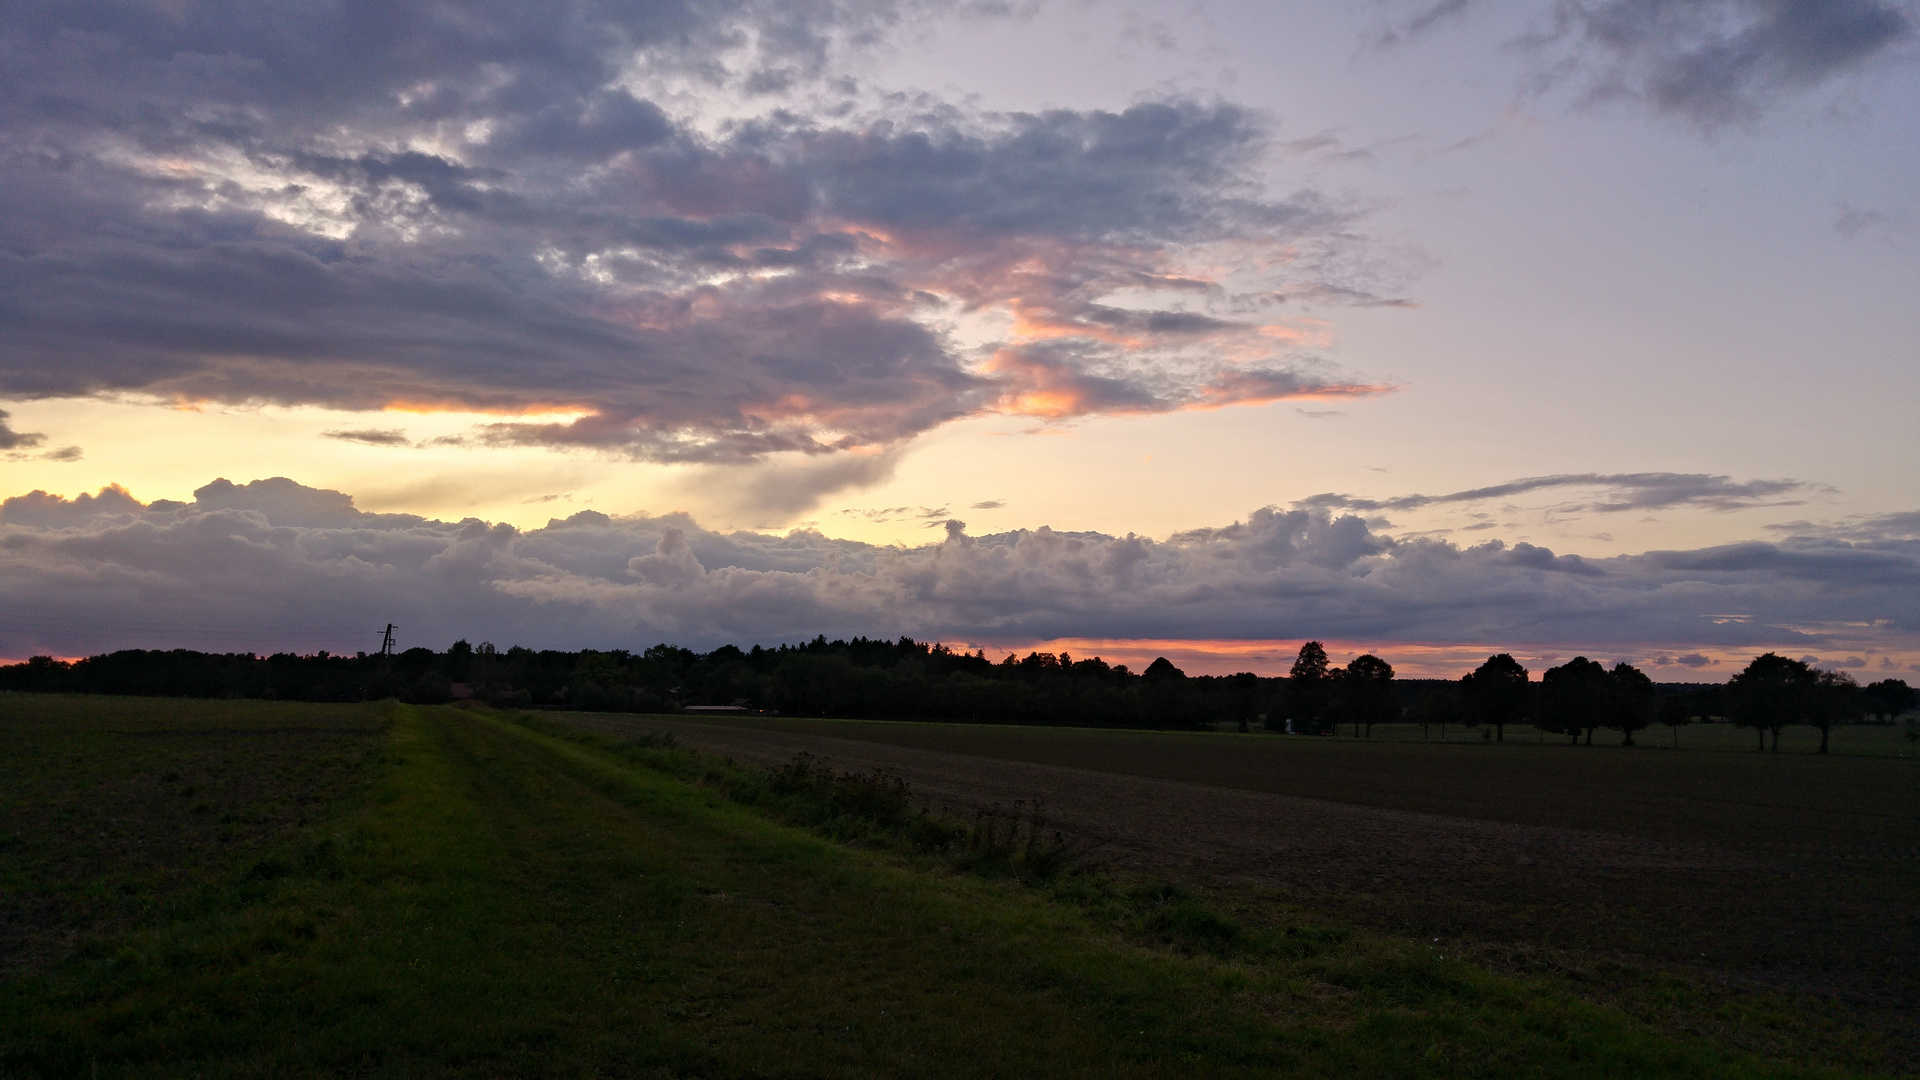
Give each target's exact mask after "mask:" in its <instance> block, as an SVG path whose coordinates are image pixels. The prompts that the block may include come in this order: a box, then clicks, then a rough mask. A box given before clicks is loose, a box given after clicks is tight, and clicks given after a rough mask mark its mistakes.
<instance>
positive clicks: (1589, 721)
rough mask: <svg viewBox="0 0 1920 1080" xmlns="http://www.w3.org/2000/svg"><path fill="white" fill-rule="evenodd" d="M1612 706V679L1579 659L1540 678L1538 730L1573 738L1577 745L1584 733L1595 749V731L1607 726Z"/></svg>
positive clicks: (1536, 718) (1592, 663)
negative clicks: (1604, 725)
mask: <svg viewBox="0 0 1920 1080" xmlns="http://www.w3.org/2000/svg"><path fill="white" fill-rule="evenodd" d="M1612 705H1613V679H1612V677H1610V676H1609V675H1608V674H1607V669H1606V668H1604V667H1601V666H1600V664H1599V663H1597V662H1595V661H1593V660H1589V659H1587V658H1586V657H1584V656H1576V657H1574V658H1573V659H1571V660H1569V661H1567V662H1566V663H1564V664H1561V665H1560V666H1559V667H1552V668H1548V669H1547V670H1546V671H1545V672H1543V673H1542V674H1541V676H1540V708H1539V710H1538V712H1537V713H1536V715H1535V716H1534V719H1533V722H1534V725H1535V726H1536V727H1539V728H1540V729H1542V730H1544V731H1552V732H1557V733H1559V734H1562V735H1566V736H1568V737H1570V738H1571V739H1572V740H1573V741H1574V742H1575V743H1578V742H1579V741H1580V736H1581V734H1582V733H1583V732H1584V733H1585V734H1586V736H1587V745H1589V746H1591V745H1593V729H1594V728H1596V727H1599V726H1600V725H1601V724H1604V723H1606V721H1607V719H1608V714H1609V712H1610V711H1611V708H1612Z"/></svg>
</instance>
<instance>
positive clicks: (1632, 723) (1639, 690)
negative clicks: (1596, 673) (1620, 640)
mask: <svg viewBox="0 0 1920 1080" xmlns="http://www.w3.org/2000/svg"><path fill="white" fill-rule="evenodd" d="M1607 678H1608V680H1609V681H1610V682H1611V683H1612V684H1613V685H1612V686H1611V687H1610V688H1609V696H1610V699H1611V700H1609V701H1608V702H1607V726H1608V727H1609V728H1612V729H1613V730H1615V731H1618V732H1620V734H1621V735H1622V736H1624V738H1623V739H1622V740H1621V745H1622V746H1632V745H1633V733H1634V732H1636V731H1639V730H1640V729H1641V728H1643V727H1646V726H1647V724H1648V723H1650V722H1651V721H1652V720H1653V695H1654V690H1653V680H1652V679H1649V678H1647V675H1646V672H1643V671H1641V670H1640V669H1639V668H1637V667H1634V666H1633V665H1632V664H1629V663H1627V662H1625V661H1624V660H1623V661H1621V662H1620V663H1617V664H1615V665H1613V670H1612V671H1609V672H1608V673H1607Z"/></svg>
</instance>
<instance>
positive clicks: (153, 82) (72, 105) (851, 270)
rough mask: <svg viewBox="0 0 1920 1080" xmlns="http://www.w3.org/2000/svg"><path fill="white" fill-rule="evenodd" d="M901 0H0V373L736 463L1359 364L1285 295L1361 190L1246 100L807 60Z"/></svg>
mask: <svg viewBox="0 0 1920 1080" xmlns="http://www.w3.org/2000/svg"><path fill="white" fill-rule="evenodd" d="M908 7H910V5H903V4H898V3H889V2H884V0H872V2H868V3H859V2H855V3H844V4H783V5H766V6H762V5H757V4H753V3H750V2H744V3H743V2H730V0H684V2H680V3H666V4H625V3H596V2H593V0H571V2H566V0H557V2H552V3H542V4H504V3H486V2H475V0H469V2H466V3H460V4H444V3H437V2H436V3H425V2H419V0H394V2H392V3H385V4H380V5H377V6H376V7H373V8H361V7H354V6H350V5H349V6H339V5H304V6H300V7H292V6H289V5H277V4H268V5H258V4H231V3H195V4H185V5H175V6H162V7H154V6H152V5H147V4H132V3H127V4H113V3H109V4H86V5H81V4H71V3H51V4H30V5H13V4H9V5H6V6H5V8H4V10H5V11H6V12H7V17H6V19H4V20H0V56H4V57H6V63H5V64H4V65H0V117H4V122H3V123H0V198H3V199H4V201H5V202H6V204H7V206H8V208H9V209H8V212H7V213H6V214H5V215H4V216H0V397H12V398H25V397H35V396H66V395H83V394H103V393H128V392H131V393H136V394H144V395H153V396H157V397H160V398H163V399H164V398H174V399H180V400H187V401H196V400H212V401H226V402H278V403H285V404H319V405H326V406H331V407H344V408H349V409H379V408H387V407H394V406H401V407H410V408H457V409H464V410H482V411H491V412H496V413H500V414H504V415H505V416H507V417H509V418H507V419H502V420H501V421H500V422H499V423H497V424H493V425H490V426H486V427H484V428H482V429H480V430H477V431H475V432H474V433H473V434H472V436H471V438H472V439H473V440H475V441H479V442H493V443H509V444H538V445H557V446H593V447H602V448H609V449H613V450H616V451H619V452H624V453H629V454H632V455H634V456H635V457H639V458H645V459H651V460H663V461H667V460H705V461H731V460H741V459H750V458H755V457H757V456H759V455H762V454H765V453H771V452H778V451H796V450H797V451H804V452H810V453H820V452H827V451H831V450H835V449H845V448H851V447H860V446H879V445H887V444H893V443H897V442H899V441H901V440H904V439H907V438H910V437H911V436H913V435H915V434H918V433H920V432H923V431H926V430H927V429H929V428H931V427H933V426H936V425H938V424H941V423H943V422H946V421H948V420H951V419H954V418H956V417H961V416H967V415H977V414H981V413H989V412H1003V413H1014V414H1020V415H1027V416H1035V417H1041V418H1063V417H1072V416H1080V415H1087V414H1096V413H1100V414H1114V413H1144V412H1164V411H1168V410H1175V409H1183V408H1194V407H1214V406H1219V405H1229V404H1236V403H1247V402H1263V401H1272V400H1275V399H1278V398H1287V397H1301V396H1352V395H1360V394H1368V393H1374V392H1377V391H1380V390H1382V389H1384V387H1381V386H1376V385H1373V384H1370V383H1368V382H1366V381H1364V380H1359V379H1356V378H1353V377H1349V376H1344V375H1341V374H1340V373H1338V372H1334V371H1331V370H1329V369H1327V368H1326V367H1324V365H1321V364H1319V363H1317V361H1316V360H1315V358H1314V355H1313V354H1312V352H1311V351H1310V347H1311V345H1312V343H1313V342H1314V341H1316V340H1318V338H1319V336H1321V335H1322V333H1323V331H1321V330H1319V329H1316V328H1315V326H1317V324H1311V325H1310V324H1306V323H1300V322H1298V321H1297V320H1296V321H1291V322H1290V321H1289V319H1290V318H1291V317H1292V316H1293V313H1294V309H1293V308H1291V307H1289V306H1288V305H1289V304H1292V303H1295V302H1297V301H1300V300H1303V299H1316V300H1321V301H1326V302H1333V303H1358V304H1373V303H1394V302H1397V301H1396V300H1395V299H1394V298H1393V297H1392V296H1390V295H1380V294H1377V293H1376V292H1374V291H1372V290H1373V289H1374V288H1375V287H1376V286H1375V283H1374V279H1375V275H1371V274H1370V273H1369V272H1365V271H1363V270H1362V267H1363V266H1364V265H1365V262H1366V261H1365V260H1364V259H1362V258H1360V255H1361V252H1360V249H1359V248H1358V246H1357V245H1358V240H1357V239H1356V237H1355V236H1354V235H1353V233H1352V229H1351V225H1352V221H1353V218H1354V210H1353V208H1351V207H1349V206H1346V205H1343V204H1342V203H1340V202H1339V201H1338V200H1334V199H1329V198H1326V197H1323V196H1321V195H1319V194H1317V193H1315V192H1312V191H1300V192H1294V193H1290V194H1274V193H1271V192H1268V191H1266V190H1264V189H1263V187H1262V186H1261V185H1260V184H1259V183H1258V182H1257V180H1256V176H1257V174H1258V170H1257V168H1256V163H1257V159H1258V157H1259V155H1260V153H1261V152H1262V148H1263V145H1264V141H1265V136H1264V133H1263V130H1262V124H1261V122H1260V120H1259V118H1258V117H1257V116H1255V115H1254V114H1252V113H1249V112H1248V111H1246V110H1244V109H1241V108H1238V107H1236V106H1232V105H1228V104H1222V103H1214V102H1201V101H1191V100H1162V101H1148V102H1143V103H1141V104H1138V105H1135V106H1133V107H1131V108H1128V109H1125V110H1124V111H1119V112H1107V111H1098V110H1092V111H1071V110H1055V111H1050V112H1041V113H983V112H978V111H970V110H967V109H964V108H960V107H955V106H952V105H948V104H945V103H942V102H940V101H937V100H933V99H927V98H924V97H914V96H898V95H895V96H888V95H874V94H867V93H865V92H864V91H862V90H861V89H860V88H859V87H857V86H856V85H855V84H853V82H852V81H851V80H847V79H844V78H838V79H836V78H831V77H829V76H828V72H827V63H828V60H829V59H830V58H831V57H832V56H833V55H834V54H835V53H836V51H838V50H843V49H845V48H847V47H849V44H850V43H852V44H858V43H859V42H862V41H866V40H870V39H871V38H872V37H873V36H874V35H875V34H877V33H879V32H881V31H883V30H885V29H886V28H887V27H890V26H892V25H894V24H895V23H896V22H897V21H898V20H899V19H900V18H901V17H902V16H903V12H906V10H907V8H908ZM674 85H684V86H690V87H692V88H694V90H695V91H696V93H694V94H693V95H691V96H692V98H693V99H695V104H693V105H689V106H688V107H687V108H685V109H682V110H680V111H679V112H673V111H670V109H669V108H668V107H664V106H662V105H661V104H660V102H661V101H667V102H669V103H670V104H671V102H672V101H674V100H675V99H676V95H675V94H674V93H672V92H671V87H672V86H674ZM770 93H782V94H785V95H786V97H783V98H780V99H779V102H780V103H782V104H786V103H789V102H800V103H803V104H802V105H801V106H796V107H795V108H773V107H772V104H773V102H771V101H770V99H768V98H766V97H765V96H764V95H766V94H770ZM677 96H678V97H679V99H681V100H685V99H686V98H687V95H685V94H681V95H677ZM729 101H731V102H732V103H733V104H732V105H731V106H726V105H723V104H721V103H724V102H729ZM701 109H706V110H709V111H711V110H714V109H718V110H720V111H721V112H723V113H727V112H729V111H730V112H731V113H732V114H733V118H732V119H728V120H726V121H725V122H722V123H718V124H707V123H702V122H701V121H702V120H703V118H702V117H701V116H699V115H697V114H698V113H699V112H700V111H701ZM1227 267H1232V268H1234V269H1232V270H1231V271H1229V270H1227V269H1223V268H1227ZM529 413H561V414H571V415H572V416H573V417H574V419H571V420H567V421H563V422H558V423H531V422H522V421H516V420H513V419H511V418H510V417H512V416H513V415H515V414H520V415H524V414H529ZM369 430H375V429H369ZM378 433H379V432H378V430H375V434H376V435H377V434H378ZM358 436H359V437H360V438H361V440H362V441H369V439H368V437H367V434H366V433H365V432H360V433H358ZM342 437H348V438H351V437H355V433H353V432H349V433H347V434H345V435H343V436H342Z"/></svg>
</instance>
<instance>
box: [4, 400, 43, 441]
mask: <svg viewBox="0 0 1920 1080" xmlns="http://www.w3.org/2000/svg"><path fill="white" fill-rule="evenodd" d="M46 441H47V437H46V436H45V435H42V434H40V433H39V432H36V431H15V430H13V428H11V427H9V426H8V425H7V411H6V410H5V409H0V450H24V449H27V448H28V447H33V446H39V445H40V444H41V443H43V442H46Z"/></svg>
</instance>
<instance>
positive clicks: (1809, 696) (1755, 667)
mask: <svg viewBox="0 0 1920 1080" xmlns="http://www.w3.org/2000/svg"><path fill="white" fill-rule="evenodd" d="M1818 684H1819V675H1818V673H1816V672H1815V671H1814V670H1813V669H1812V668H1810V667H1808V666H1807V665H1806V663H1805V662H1804V661H1800V660H1790V659H1788V658H1787V657H1784V656H1780V655H1778V654H1776V653H1763V654H1762V655H1760V656H1756V657H1754V658H1753V661H1752V662H1751V663H1749V664H1748V665H1747V666H1746V667H1745V668H1744V669H1743V670H1742V671H1741V672H1740V674H1738V675H1735V676H1734V677H1733V678H1732V679H1729V680H1728V681H1727V715H1728V718H1729V719H1731V720H1732V721H1733V723H1734V726H1736V727H1749V728H1752V729H1753V730H1754V733H1755V734H1756V735H1757V736H1758V737H1759V739H1760V746H1759V748H1760V750H1761V751H1763V752H1764V751H1765V750H1766V748H1767V733H1768V732H1772V733H1773V748H1774V750H1775V751H1778V750H1779V749H1780V729H1781V728H1783V727H1786V726H1787V725H1788V724H1796V723H1800V722H1802V721H1804V720H1806V719H1807V718H1808V717H1809V716H1810V715H1811V714H1812V713H1813V711H1814V708H1815V696H1816V691H1817V688H1818Z"/></svg>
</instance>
